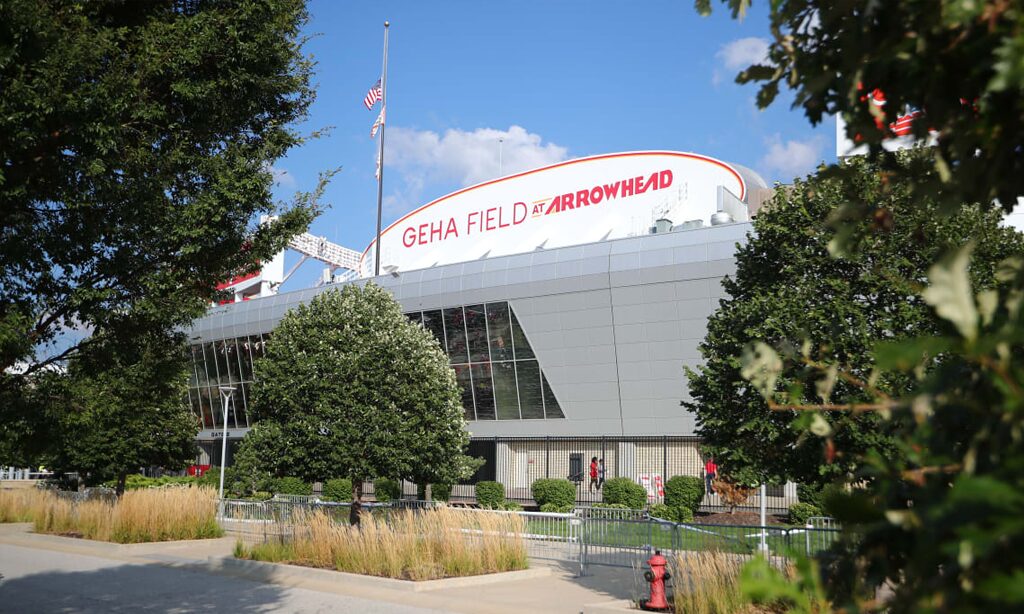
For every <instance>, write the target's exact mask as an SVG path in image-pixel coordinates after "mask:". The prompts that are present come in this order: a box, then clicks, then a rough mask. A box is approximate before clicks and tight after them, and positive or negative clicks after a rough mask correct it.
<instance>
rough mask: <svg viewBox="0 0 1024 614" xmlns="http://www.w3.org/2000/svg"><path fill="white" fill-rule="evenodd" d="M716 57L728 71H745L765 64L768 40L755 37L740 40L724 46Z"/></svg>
mask: <svg viewBox="0 0 1024 614" xmlns="http://www.w3.org/2000/svg"><path fill="white" fill-rule="evenodd" d="M715 57H717V58H718V59H719V61H720V62H721V63H722V66H724V67H725V68H726V69H727V70H743V69H744V68H746V67H748V66H750V65H752V64H760V63H761V62H764V60H765V59H766V58H767V57H768V40H767V39H764V38H757V37H754V36H751V37H749V38H740V39H737V40H734V41H732V42H731V43H726V44H725V45H722V48H721V49H719V50H718V53H716V54H715Z"/></svg>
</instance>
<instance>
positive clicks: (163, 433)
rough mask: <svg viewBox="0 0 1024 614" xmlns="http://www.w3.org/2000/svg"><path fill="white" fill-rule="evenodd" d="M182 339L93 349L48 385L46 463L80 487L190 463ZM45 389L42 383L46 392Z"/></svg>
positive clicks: (191, 430) (146, 339)
mask: <svg viewBox="0 0 1024 614" xmlns="http://www.w3.org/2000/svg"><path fill="white" fill-rule="evenodd" d="M186 366H187V362H186V346H185V343H184V338H183V336H182V335H169V336H168V335H160V334H153V333H151V334H148V335H145V336H142V337H134V338H133V339H132V340H131V343H124V344H111V343H109V342H107V343H104V344H102V345H96V344H94V345H91V346H90V347H89V348H88V349H87V350H86V351H85V352H83V353H82V354H80V355H78V356H77V357H76V358H75V359H74V360H72V361H71V362H70V364H69V369H68V374H67V377H57V378H53V381H51V382H49V384H50V385H52V386H53V388H52V389H50V390H49V394H50V395H52V396H51V398H50V402H49V404H48V405H49V407H50V411H51V412H52V413H53V414H55V415H53V416H52V417H51V419H52V424H53V425H55V426H53V427H52V428H51V429H50V430H49V431H48V433H49V435H50V442H49V447H48V452H49V453H48V454H47V456H48V458H49V463H50V464H51V465H52V467H53V469H55V470H56V471H58V472H64V471H75V472H78V473H79V474H80V475H81V477H82V478H83V479H84V481H85V483H86V484H89V485H94V484H98V483H100V482H104V481H106V480H110V479H117V480H118V494H120V492H122V491H123V490H124V478H125V476H126V475H127V474H129V473H134V472H137V471H138V470H139V469H140V468H143V467H153V466H157V467H164V468H167V469H171V470H174V469H180V468H182V467H184V465H185V464H187V463H188V461H190V460H194V459H195V453H196V446H195V436H196V433H197V432H198V430H199V422H198V420H197V418H196V416H195V414H193V413H192V410H191V409H190V408H189V406H188V396H187V389H186V381H187V375H186ZM45 387H47V386H46V385H45V384H44V388H45Z"/></svg>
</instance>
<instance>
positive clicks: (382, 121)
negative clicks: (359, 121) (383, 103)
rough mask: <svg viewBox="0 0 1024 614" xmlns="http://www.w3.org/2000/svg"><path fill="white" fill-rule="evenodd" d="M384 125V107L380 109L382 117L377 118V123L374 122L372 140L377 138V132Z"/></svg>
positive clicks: (371, 130)
mask: <svg viewBox="0 0 1024 614" xmlns="http://www.w3.org/2000/svg"><path fill="white" fill-rule="evenodd" d="M383 125H384V107H381V108H380V115H378V116H377V121H375V122H373V128H370V138H371V139H372V138H376V137H377V130H378V129H379V128H380V127H381V126H383Z"/></svg>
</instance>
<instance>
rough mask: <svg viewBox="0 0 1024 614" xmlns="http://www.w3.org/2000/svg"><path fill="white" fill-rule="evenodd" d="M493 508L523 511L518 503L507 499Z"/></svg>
mask: <svg viewBox="0 0 1024 614" xmlns="http://www.w3.org/2000/svg"><path fill="white" fill-rule="evenodd" d="M495 509H499V510H504V511H506V512H521V511H523V506H522V505H519V504H518V503H516V502H515V501H507V500H506V501H502V502H501V504H500V505H498V507H497V508H495Z"/></svg>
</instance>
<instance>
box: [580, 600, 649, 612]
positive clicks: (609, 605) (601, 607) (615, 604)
mask: <svg viewBox="0 0 1024 614" xmlns="http://www.w3.org/2000/svg"><path fill="white" fill-rule="evenodd" d="M638 611H639V610H637V608H636V607H635V606H634V604H633V602H632V601H630V600H628V599H619V600H617V601H604V602H601V603H590V604H587V605H584V606H583V614H619V613H621V612H638Z"/></svg>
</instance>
